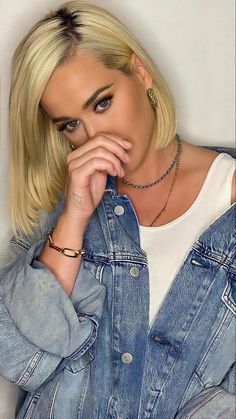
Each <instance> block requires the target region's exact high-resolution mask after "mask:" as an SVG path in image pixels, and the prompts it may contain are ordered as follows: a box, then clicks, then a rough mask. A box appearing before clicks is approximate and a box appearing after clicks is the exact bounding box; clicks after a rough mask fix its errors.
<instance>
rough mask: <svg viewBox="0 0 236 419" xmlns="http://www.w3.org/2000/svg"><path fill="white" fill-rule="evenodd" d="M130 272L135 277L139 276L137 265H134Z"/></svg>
mask: <svg viewBox="0 0 236 419" xmlns="http://www.w3.org/2000/svg"><path fill="white" fill-rule="evenodd" d="M129 272H130V275H131V276H133V277H134V278H137V277H138V276H139V269H138V268H137V266H132V267H131V268H130V270H129Z"/></svg>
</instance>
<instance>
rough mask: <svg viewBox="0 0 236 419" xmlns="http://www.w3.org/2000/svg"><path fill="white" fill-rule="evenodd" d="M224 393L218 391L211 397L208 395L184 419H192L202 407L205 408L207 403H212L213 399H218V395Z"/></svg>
mask: <svg viewBox="0 0 236 419" xmlns="http://www.w3.org/2000/svg"><path fill="white" fill-rule="evenodd" d="M220 393H223V390H218V391H217V392H216V393H215V394H212V395H210V397H209V394H207V395H206V396H205V397H204V398H203V400H202V401H201V402H199V403H197V404H196V405H195V406H194V407H193V408H192V409H191V410H190V411H189V412H188V413H187V415H186V416H184V418H183V419H191V416H192V414H193V413H195V412H196V411H197V410H198V409H199V408H200V407H203V406H204V405H205V404H206V403H208V402H209V401H211V400H212V399H214V397H216V396H217V395H218V394H220Z"/></svg>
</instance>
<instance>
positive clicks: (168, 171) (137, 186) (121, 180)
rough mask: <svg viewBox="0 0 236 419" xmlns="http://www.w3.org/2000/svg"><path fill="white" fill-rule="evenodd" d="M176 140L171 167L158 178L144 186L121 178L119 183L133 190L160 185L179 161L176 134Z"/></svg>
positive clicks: (179, 145)
mask: <svg viewBox="0 0 236 419" xmlns="http://www.w3.org/2000/svg"><path fill="white" fill-rule="evenodd" d="M176 140H177V151H176V155H175V157H174V160H173V161H172V163H171V165H170V166H169V167H168V169H167V170H166V172H165V173H164V174H163V175H162V176H161V177H160V178H158V179H156V180H154V182H151V183H147V184H146V185H137V184H136V183H132V182H129V181H128V180H126V179H125V178H123V177H118V179H119V181H120V182H121V183H123V184H125V185H127V186H130V187H132V188H135V189H147V188H151V187H152V186H154V185H157V184H158V183H160V182H161V181H162V180H163V179H164V178H165V177H166V176H167V175H168V174H169V173H170V172H171V170H172V169H173V167H174V166H175V164H176V163H177V162H178V161H179V158H180V153H181V150H182V145H181V139H180V135H179V134H176Z"/></svg>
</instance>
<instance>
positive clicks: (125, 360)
mask: <svg viewBox="0 0 236 419" xmlns="http://www.w3.org/2000/svg"><path fill="white" fill-rule="evenodd" d="M121 361H122V362H123V364H126V365H129V364H131V362H132V361H133V357H132V355H131V354H130V353H129V352H124V353H123V354H122V357H121Z"/></svg>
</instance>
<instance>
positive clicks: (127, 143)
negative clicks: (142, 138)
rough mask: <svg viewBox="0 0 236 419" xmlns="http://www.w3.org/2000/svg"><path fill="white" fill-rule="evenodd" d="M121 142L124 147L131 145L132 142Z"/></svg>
mask: <svg viewBox="0 0 236 419" xmlns="http://www.w3.org/2000/svg"><path fill="white" fill-rule="evenodd" d="M123 144H124V146H125V147H131V146H132V144H131V143H130V142H129V141H126V140H125V141H124V142H123Z"/></svg>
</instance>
